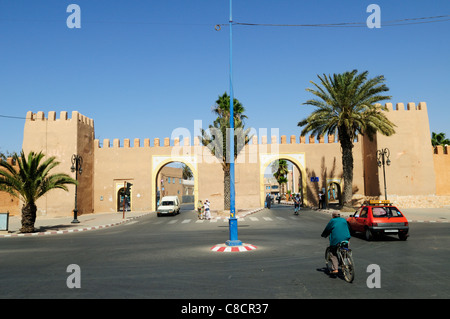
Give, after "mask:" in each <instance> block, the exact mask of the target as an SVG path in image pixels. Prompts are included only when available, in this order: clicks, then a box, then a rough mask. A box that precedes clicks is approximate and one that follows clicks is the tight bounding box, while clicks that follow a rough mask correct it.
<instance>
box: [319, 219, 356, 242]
mask: <svg viewBox="0 0 450 319" xmlns="http://www.w3.org/2000/svg"><path fill="white" fill-rule="evenodd" d="M328 235H330V246H336V245H337V244H339V243H341V242H342V241H345V240H349V239H350V237H351V236H350V231H349V230H348V225H347V221H346V220H345V219H344V218H342V217H336V218H332V219H331V220H330V221H329V222H328V224H327V226H326V227H325V229H324V230H323V233H322V237H327V236H328Z"/></svg>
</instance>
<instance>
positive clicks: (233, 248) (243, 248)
mask: <svg viewBox="0 0 450 319" xmlns="http://www.w3.org/2000/svg"><path fill="white" fill-rule="evenodd" d="M255 249H257V247H256V246H255V245H250V244H244V243H243V244H242V245H239V246H229V245H227V244H217V245H214V246H213V247H211V251H217V252H244V251H251V250H255Z"/></svg>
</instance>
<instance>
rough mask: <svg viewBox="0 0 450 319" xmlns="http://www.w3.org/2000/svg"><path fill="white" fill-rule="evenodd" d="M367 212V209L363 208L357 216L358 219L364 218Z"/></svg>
mask: <svg viewBox="0 0 450 319" xmlns="http://www.w3.org/2000/svg"><path fill="white" fill-rule="evenodd" d="M368 211H369V209H368V208H367V207H364V208H363V210H362V211H361V214H360V215H359V217H362V218H366V217H367V212H368Z"/></svg>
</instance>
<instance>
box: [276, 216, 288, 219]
mask: <svg viewBox="0 0 450 319" xmlns="http://www.w3.org/2000/svg"><path fill="white" fill-rule="evenodd" d="M277 218H278V219H279V220H286V218H284V217H280V216H277Z"/></svg>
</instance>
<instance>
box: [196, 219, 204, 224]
mask: <svg viewBox="0 0 450 319" xmlns="http://www.w3.org/2000/svg"><path fill="white" fill-rule="evenodd" d="M204 221H205V220H204V219H199V220H196V221H195V222H196V223H203V222H204Z"/></svg>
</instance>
